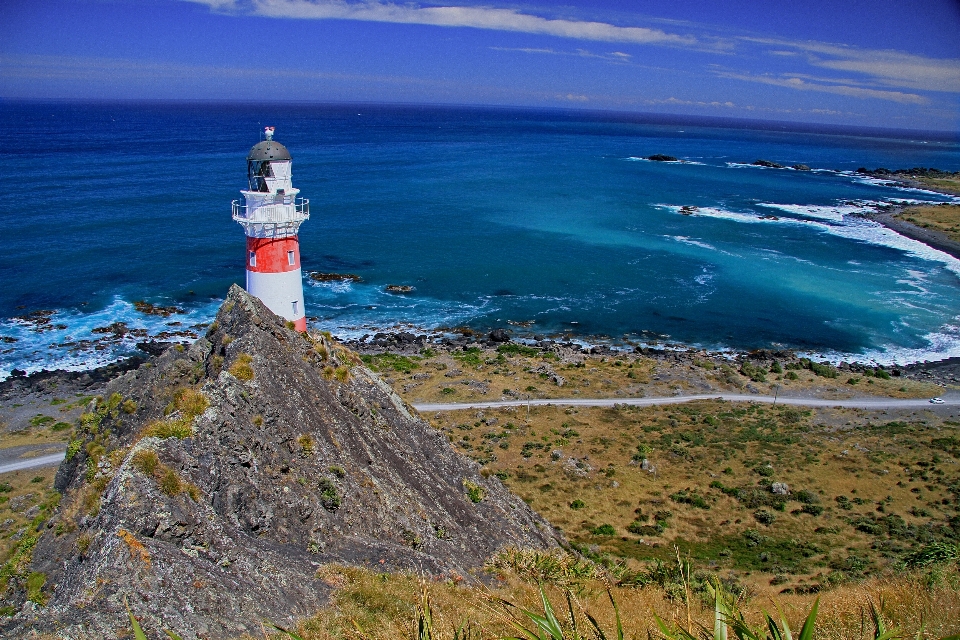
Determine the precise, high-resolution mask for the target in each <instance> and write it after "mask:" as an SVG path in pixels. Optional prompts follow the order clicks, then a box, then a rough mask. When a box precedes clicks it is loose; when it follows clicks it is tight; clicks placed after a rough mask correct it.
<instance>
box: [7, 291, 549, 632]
mask: <svg viewBox="0 0 960 640" xmlns="http://www.w3.org/2000/svg"><path fill="white" fill-rule="evenodd" d="M68 456H70V458H69V460H68V461H66V462H64V464H63V465H62V466H61V468H60V470H59V472H58V474H57V480H56V483H57V488H58V489H59V490H61V491H62V492H63V493H64V497H63V500H62V501H61V504H60V507H59V509H58V512H57V514H56V515H55V516H54V517H53V518H51V519H50V520H49V521H48V522H47V523H46V524H45V525H44V526H43V527H41V530H40V531H39V532H38V533H37V534H36V537H37V540H36V544H35V547H34V548H33V552H32V564H28V559H29V554H27V556H26V557H25V559H24V560H23V561H22V562H21V564H20V566H14V567H13V568H12V570H11V573H12V577H11V578H10V579H9V581H8V582H9V584H8V586H7V599H8V601H11V600H13V601H16V598H17V596H18V595H19V598H20V602H21V603H23V604H22V607H21V610H20V613H18V614H17V615H15V616H14V617H13V618H9V619H7V622H6V623H4V624H5V625H6V626H5V629H6V630H7V631H9V632H13V631H15V630H19V631H24V630H25V629H28V628H34V627H35V628H38V629H40V630H42V631H60V632H62V633H63V634H64V635H65V636H67V637H71V638H84V637H91V638H92V637H96V638H113V637H117V636H119V635H123V634H125V632H126V630H127V629H129V625H128V622H127V618H126V610H125V608H124V603H123V598H124V597H126V598H127V599H128V600H129V603H130V606H131V608H132V609H133V610H134V611H135V612H136V614H137V615H138V616H140V617H142V618H143V623H144V626H145V628H147V629H148V633H152V635H159V634H161V629H163V628H167V629H172V630H174V631H176V632H177V633H178V634H180V635H181V636H182V637H184V638H201V637H202V638H226V637H235V636H238V635H240V634H242V633H243V632H245V631H250V632H255V631H259V628H260V627H259V623H260V621H261V620H264V619H268V620H272V621H274V622H277V623H278V624H282V623H287V624H290V623H292V622H293V620H294V619H295V618H296V617H300V616H305V615H309V614H312V613H313V612H314V611H315V610H316V609H317V608H319V607H321V606H322V605H323V604H324V603H325V601H326V598H327V595H328V590H329V588H328V587H327V585H326V584H325V583H324V582H322V581H321V580H319V579H317V578H316V577H315V576H316V572H317V568H318V567H319V566H320V565H322V564H324V563H348V564H354V565H365V566H370V567H376V568H378V569H382V570H410V571H417V572H424V573H427V574H430V575H437V576H439V575H448V576H449V575H452V574H459V575H462V576H464V577H467V578H470V576H471V575H476V574H477V573H478V570H479V569H480V568H481V567H482V565H483V563H484V561H485V560H486V559H488V558H489V557H490V556H491V555H492V554H494V553H495V552H496V551H497V550H498V549H499V548H501V547H503V546H506V545H517V546H534V547H547V546H551V545H555V544H556V543H557V537H556V534H555V532H554V531H553V530H552V528H551V527H550V525H549V524H548V523H546V522H545V521H544V520H543V519H541V518H540V517H539V516H538V515H537V514H535V513H534V512H532V511H531V510H530V509H529V508H528V507H527V506H526V505H525V504H524V503H523V502H522V501H521V500H520V499H519V498H517V497H516V496H514V495H512V494H510V493H509V492H508V491H507V490H506V489H505V488H504V487H503V486H502V484H501V483H500V482H499V481H498V480H497V479H496V478H485V477H483V476H482V474H481V473H480V468H479V467H478V466H477V465H476V464H475V463H474V462H472V461H470V460H468V459H466V458H464V457H462V456H460V455H459V454H457V453H456V452H455V451H454V450H453V449H452V448H451V447H450V445H449V443H448V442H447V440H446V438H445V437H444V436H443V435H442V434H441V433H438V432H437V431H435V430H433V429H432V428H430V427H429V426H428V425H427V424H426V423H425V422H424V421H422V420H421V419H419V418H418V417H417V416H416V415H415V413H413V412H412V410H411V409H410V408H409V407H407V406H406V405H405V404H404V403H403V401H402V400H401V399H400V398H399V397H398V396H396V395H395V394H394V393H393V392H392V391H391V390H390V389H389V387H387V386H386V385H385V384H384V383H383V382H382V381H381V380H380V379H379V378H378V377H377V376H376V375H374V374H373V373H371V372H370V371H369V370H367V369H366V368H364V367H363V366H362V365H361V364H360V362H359V360H358V359H357V357H356V355H355V354H353V353H351V352H349V351H347V350H346V349H343V348H342V347H340V346H339V345H337V344H335V343H334V342H333V341H332V340H330V339H329V338H324V337H322V336H313V337H309V338H308V337H306V336H303V335H301V334H298V333H296V332H294V331H292V330H291V329H289V328H287V327H285V326H284V324H283V323H282V321H281V320H280V319H279V318H277V317H276V316H275V315H273V314H272V313H271V312H270V311H269V310H267V309H266V307H264V306H263V304H262V303H260V301H259V300H257V299H255V298H252V297H250V296H249V295H247V294H246V293H245V292H244V291H243V290H242V289H240V288H238V287H234V288H232V289H231V291H230V293H229V295H228V297H227V300H226V302H225V303H224V305H223V306H222V307H221V309H220V311H219V313H218V316H217V320H216V323H215V324H214V325H212V326H211V328H210V331H209V332H208V334H207V336H206V338H203V339H200V340H198V341H197V342H196V343H194V344H193V345H192V346H191V347H189V348H186V349H182V350H178V349H176V348H172V349H169V350H168V351H167V352H165V353H164V354H163V355H162V356H160V357H159V358H158V359H156V360H155V361H154V362H152V363H148V364H147V365H145V366H143V367H141V368H140V369H138V370H136V371H131V372H129V373H127V374H125V375H124V376H121V377H120V378H118V379H117V380H115V381H113V382H112V383H111V384H110V386H109V387H108V389H107V393H106V394H105V396H104V399H103V400H102V401H100V402H99V403H97V404H96V406H92V407H91V408H90V412H89V413H88V414H86V415H85V416H84V417H83V418H82V420H81V426H80V427H79V428H78V435H77V440H76V441H75V442H74V443H72V444H71V447H70V449H69V450H68ZM31 573H32V574H33V575H34V578H33V580H34V582H33V584H34V585H36V584H37V583H38V582H39V581H41V580H42V578H45V580H46V582H45V583H44V585H43V587H42V589H41V590H40V591H39V593H40V596H39V597H34V598H33V599H34V600H40V601H44V600H45V601H46V603H45V605H43V606H41V605H36V604H33V603H31V602H29V601H27V602H24V600H23V599H24V597H25V596H26V594H27V588H26V586H27V576H28V575H30V574H31ZM40 574H42V578H37V577H36V576H38V575H40ZM36 593H37V592H36V591H34V595H35V596H36Z"/></svg>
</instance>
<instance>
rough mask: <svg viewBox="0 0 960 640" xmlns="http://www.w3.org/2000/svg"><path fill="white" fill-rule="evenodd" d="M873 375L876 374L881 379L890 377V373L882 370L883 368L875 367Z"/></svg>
mask: <svg viewBox="0 0 960 640" xmlns="http://www.w3.org/2000/svg"><path fill="white" fill-rule="evenodd" d="M874 376H876V377H877V378H880V379H881V380H889V379H890V374H889V373H887V372H886V371H884V370H883V369H877V371H876V373H874Z"/></svg>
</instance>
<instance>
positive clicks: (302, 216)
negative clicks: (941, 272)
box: [232, 196, 310, 224]
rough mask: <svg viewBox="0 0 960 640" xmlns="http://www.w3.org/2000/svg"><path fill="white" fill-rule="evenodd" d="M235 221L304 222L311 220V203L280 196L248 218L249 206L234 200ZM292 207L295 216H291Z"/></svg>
mask: <svg viewBox="0 0 960 640" xmlns="http://www.w3.org/2000/svg"><path fill="white" fill-rule="evenodd" d="M232 205H233V219H234V220H236V221H237V222H268V223H270V222H274V223H277V224H283V223H285V222H293V221H300V222H302V221H304V220H308V219H309V218H310V201H309V200H308V199H306V198H289V197H288V198H283V197H282V196H279V197H278V198H277V200H276V202H273V203H264V204H262V205H260V206H259V207H256V208H255V209H253V212H254V213H255V215H253V216H248V215H247V213H248V211H247V205H246V204H244V203H243V202H241V201H239V200H234V201H233V202H232ZM290 205H293V216H291V215H290Z"/></svg>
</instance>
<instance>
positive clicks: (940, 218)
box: [899, 181, 960, 242]
mask: <svg viewBox="0 0 960 640" xmlns="http://www.w3.org/2000/svg"><path fill="white" fill-rule="evenodd" d="M955 184H956V186H957V188H958V191H957V192H958V193H960V181H955ZM899 217H900V218H902V219H904V220H906V221H907V222H912V223H913V224H915V225H917V226H918V227H923V228H925V229H931V230H933V231H939V232H940V233H942V234H944V235H945V236H947V237H948V238H950V239H951V240H953V241H954V242H960V205H956V204H944V205H935V206H926V207H909V208H907V209H904V210H903V212H901V213H900V215H899Z"/></svg>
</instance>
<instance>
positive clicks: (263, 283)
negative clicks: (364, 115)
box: [233, 127, 310, 331]
mask: <svg viewBox="0 0 960 640" xmlns="http://www.w3.org/2000/svg"><path fill="white" fill-rule="evenodd" d="M273 132H274V128H273V127H264V129H263V133H264V135H265V136H266V138H267V139H266V140H264V141H263V142H260V143H258V144H256V145H254V146H253V148H252V149H250V153H249V154H247V189H245V190H242V191H241V192H240V193H242V194H243V197H244V202H243V203H242V204H241V202H240V201H239V200H234V201H233V219H234V220H236V221H237V222H239V223H240V224H241V225H243V230H244V232H245V233H246V236H247V260H246V262H247V291H248V292H249V293H250V294H251V295H254V296H256V297H258V298H260V300H261V301H263V303H264V304H265V305H267V308H268V309H270V310H271V311H273V312H274V313H275V314H277V315H278V316H281V317H282V318H284V319H286V320H289V321H290V322H292V323H293V325H294V328H296V330H297V331H306V330H307V319H306V317H305V313H304V306H303V282H302V280H301V275H300V240H299V238H298V237H297V232H298V231H299V229H300V225H301V224H303V222H305V221H306V220H309V219H310V202H309V200H305V199H304V198H299V197H297V194H299V193H300V190H299V189H295V188H294V187H293V180H292V171H291V164H292V159H291V157H290V152H289V151H287V148H286V147H285V146H283V145H282V144H280V143H279V142H277V141H275V140H274V139H273Z"/></svg>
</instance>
